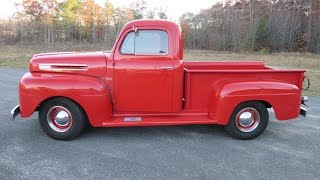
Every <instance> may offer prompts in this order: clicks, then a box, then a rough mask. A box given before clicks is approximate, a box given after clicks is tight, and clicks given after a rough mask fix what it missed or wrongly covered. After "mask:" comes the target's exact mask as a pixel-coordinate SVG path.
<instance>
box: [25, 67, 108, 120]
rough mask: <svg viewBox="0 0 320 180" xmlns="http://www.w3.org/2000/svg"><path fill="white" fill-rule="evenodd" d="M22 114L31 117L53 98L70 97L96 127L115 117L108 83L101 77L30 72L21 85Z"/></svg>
mask: <svg viewBox="0 0 320 180" xmlns="http://www.w3.org/2000/svg"><path fill="white" fill-rule="evenodd" d="M19 91H20V93H19V94H20V109H21V117H23V118H27V117H29V116H31V115H32V114H33V113H34V111H35V110H36V109H37V107H38V106H39V105H40V104H41V103H42V102H44V101H46V100H48V99H50V98H53V97H66V98H69V99H71V100H73V101H75V102H76V103H78V104H79V105H80V106H81V107H82V108H83V109H84V111H85V112H86V114H87V116H88V119H89V122H90V124H91V125H92V126H101V125H102V122H103V121H106V120H111V119H112V102H111V98H110V93H109V90H108V87H107V84H106V83H105V82H104V81H103V80H102V79H100V78H96V77H92V76H85V75H73V74H60V73H45V74H44V73H26V74H25V75H24V76H23V77H22V79H21V81H20V85H19Z"/></svg>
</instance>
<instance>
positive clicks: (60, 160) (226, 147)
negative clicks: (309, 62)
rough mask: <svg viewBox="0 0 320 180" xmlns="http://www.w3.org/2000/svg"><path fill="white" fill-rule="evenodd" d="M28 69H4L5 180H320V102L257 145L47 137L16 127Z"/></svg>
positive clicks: (166, 130)
mask: <svg viewBox="0 0 320 180" xmlns="http://www.w3.org/2000/svg"><path fill="white" fill-rule="evenodd" d="M23 74H24V70H16V69H9V68H0V93H1V96H2V97H1V99H2V100H1V101H0V117H1V118H0V179H1V180H5V179H15V180H16V179H46V180H50V179H53V180H56V179H151V178H152V179H319V178H320V108H319V107H320V98H319V97H310V102H309V103H308V104H309V105H310V107H309V108H308V109H309V114H308V117H307V118H302V117H300V118H298V119H295V120H292V121H285V122H280V121H277V120H275V118H274V115H273V113H272V112H270V116H271V121H270V123H269V126H268V127H267V129H266V131H265V132H264V134H263V135H262V136H260V137H259V138H257V139H254V140H250V141H240V140H234V139H232V138H230V137H229V136H228V135H227V134H226V133H225V132H224V130H223V128H222V127H219V126H206V125H199V126H198V125H197V126H171V127H169V126H168V127H127V128H90V129H88V130H87V131H86V132H84V133H83V134H82V136H80V137H79V138H77V139H75V140H73V141H68V142H65V141H56V140H53V139H51V138H49V137H47V136H46V135H45V133H44V132H43V131H42V130H41V128H40V125H39V123H38V121H37V116H36V115H35V116H33V117H31V118H29V119H26V120H23V119H20V118H17V119H16V120H15V121H11V118H10V117H11V116H10V110H11V108H12V107H14V106H15V105H16V104H18V89H17V88H18V87H17V85H18V81H19V79H20V77H21V76H22V75H23Z"/></svg>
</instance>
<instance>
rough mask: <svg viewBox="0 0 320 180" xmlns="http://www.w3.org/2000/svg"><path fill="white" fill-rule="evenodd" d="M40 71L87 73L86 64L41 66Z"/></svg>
mask: <svg viewBox="0 0 320 180" xmlns="http://www.w3.org/2000/svg"><path fill="white" fill-rule="evenodd" d="M39 69H40V70H43V71H50V70H52V71H74V70H76V71H86V70H88V65H86V64H39Z"/></svg>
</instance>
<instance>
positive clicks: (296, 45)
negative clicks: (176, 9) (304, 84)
mask: <svg viewBox="0 0 320 180" xmlns="http://www.w3.org/2000/svg"><path fill="white" fill-rule="evenodd" d="M180 23H181V27H182V29H183V32H184V39H185V46H186V47H187V48H191V49H210V50H218V51H220V50H222V51H248V50H249V51H263V52H270V51H272V52H279V51H286V52H312V53H319V52H320V1H319V0H227V1H224V2H221V3H217V4H215V5H213V6H212V7H210V8H208V9H203V10H201V12H200V13H198V14H192V13H185V14H183V15H182V16H181V18H180Z"/></svg>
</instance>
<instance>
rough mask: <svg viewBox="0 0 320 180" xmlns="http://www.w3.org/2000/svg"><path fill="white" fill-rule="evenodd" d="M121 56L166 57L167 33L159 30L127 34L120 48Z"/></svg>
mask: <svg viewBox="0 0 320 180" xmlns="http://www.w3.org/2000/svg"><path fill="white" fill-rule="evenodd" d="M120 52H121V53H122V54H131V55H167V54H168V33H167V32H165V31H161V30H138V31H136V32H134V31H132V32H129V33H128V34H127V35H126V37H125V39H124V41H123V43H122V45H121V48H120Z"/></svg>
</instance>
